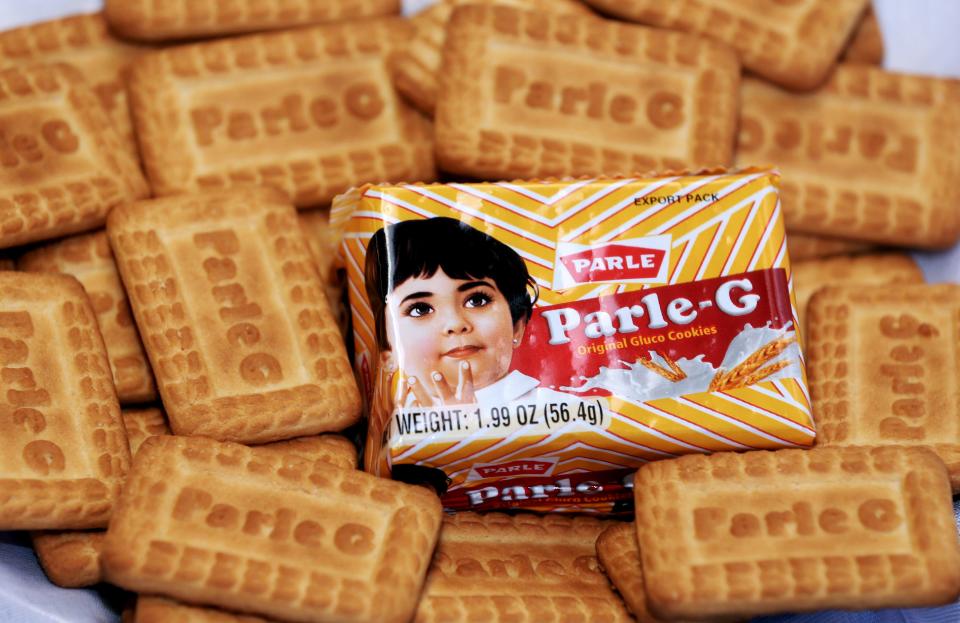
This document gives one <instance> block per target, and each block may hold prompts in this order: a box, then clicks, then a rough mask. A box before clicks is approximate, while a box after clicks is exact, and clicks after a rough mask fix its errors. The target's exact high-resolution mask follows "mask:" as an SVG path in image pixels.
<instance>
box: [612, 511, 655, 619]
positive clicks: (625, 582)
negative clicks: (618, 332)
mask: <svg viewBox="0 0 960 623" xmlns="http://www.w3.org/2000/svg"><path fill="white" fill-rule="evenodd" d="M597 558H598V559H599V560H600V565H601V567H602V568H603V571H604V572H605V573H606V574H607V577H609V578H610V581H611V582H613V586H614V588H616V589H617V592H618V593H620V596H621V597H623V601H624V602H625V603H626V604H627V608H628V609H629V610H630V613H631V614H632V615H633V617H634V618H635V619H636V620H637V622H638V623H659V622H660V619H658V618H656V617H655V616H653V615H652V614H650V610H649V609H648V608H647V595H646V590H645V589H644V588H643V567H641V565H640V547H639V546H638V545H637V528H636V526H635V525H634V524H633V522H630V523H625V522H617V523H615V524H613V525H611V526H610V527H609V528H607V529H606V530H604V531H603V532H601V533H600V536H599V537H598V538H597Z"/></svg>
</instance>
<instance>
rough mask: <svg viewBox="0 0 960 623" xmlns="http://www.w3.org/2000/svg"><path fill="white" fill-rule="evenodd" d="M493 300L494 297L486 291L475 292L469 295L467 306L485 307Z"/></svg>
mask: <svg viewBox="0 0 960 623" xmlns="http://www.w3.org/2000/svg"><path fill="white" fill-rule="evenodd" d="M491 302H493V299H492V298H491V297H490V295H489V294H487V293H486V292H474V293H473V294H471V295H470V296H468V297H467V300H466V302H465V305H466V306H467V307H484V306H485V305H489V304H490V303H491Z"/></svg>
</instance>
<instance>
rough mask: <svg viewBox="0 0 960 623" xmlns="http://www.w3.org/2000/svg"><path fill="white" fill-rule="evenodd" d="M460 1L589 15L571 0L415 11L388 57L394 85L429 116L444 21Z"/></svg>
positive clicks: (501, 0) (449, 4)
mask: <svg viewBox="0 0 960 623" xmlns="http://www.w3.org/2000/svg"><path fill="white" fill-rule="evenodd" d="M464 4H499V5H503V6H513V7H516V8H519V9H529V10H531V11H555V12H558V13H572V14H580V15H591V12H590V10H589V9H588V8H587V7H585V6H584V5H583V4H581V3H580V2H576V1H575V0H441V1H440V2H438V3H437V4H435V5H433V6H431V7H428V8H427V9H425V10H423V11H421V12H420V13H417V14H416V15H415V16H414V17H413V18H412V19H411V20H410V21H411V23H412V24H413V27H414V34H413V37H412V38H411V39H410V40H409V41H407V42H405V43H404V44H403V45H402V46H400V48H399V49H397V50H396V51H394V52H393V53H392V54H391V55H390V58H389V61H388V64H389V67H390V75H391V76H392V78H393V83H394V86H396V87H397V90H398V91H400V93H401V94H402V95H403V96H404V97H406V98H407V99H408V100H409V101H410V102H411V103H412V104H413V105H414V106H416V107H417V108H418V109H420V110H421V111H422V112H424V113H426V114H428V115H433V110H434V107H435V106H436V103H437V72H438V71H440V61H441V57H442V54H443V44H444V41H445V40H446V32H447V22H449V21H450V15H451V14H452V13H453V10H454V8H456V7H458V6H462V5H464Z"/></svg>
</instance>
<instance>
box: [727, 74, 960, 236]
mask: <svg viewBox="0 0 960 623" xmlns="http://www.w3.org/2000/svg"><path fill="white" fill-rule="evenodd" d="M741 98H742V100H743V103H742V108H741V115H740V132H739V140H738V145H737V157H736V159H737V162H738V163H740V164H747V163H753V162H776V163H777V167H778V168H779V169H780V171H781V172H782V173H783V182H782V184H781V187H780V190H781V200H782V201H783V218H784V222H785V224H786V226H787V229H788V230H789V231H791V232H804V233H808V234H819V235H823V236H839V237H843V238H849V239H855V240H861V241H864V242H873V243H879V244H888V245H895V246H909V247H923V248H941V247H948V246H951V245H953V244H954V243H955V242H956V241H957V240H960V212H958V211H957V209H956V205H957V204H958V202H960V144H958V143H957V141H955V140H953V139H954V137H955V136H957V135H958V134H960V80H956V79H947V78H933V77H927V76H912V75H906V74H898V73H893V72H888V71H884V70H882V69H877V68H875V67H870V66H867V65H841V66H839V67H838V68H837V69H836V71H834V72H833V74H832V76H831V78H830V80H829V81H828V82H827V83H826V84H825V85H824V86H823V87H822V88H821V89H819V90H817V91H816V92H814V93H808V94H803V95H797V94H795V93H790V92H787V91H784V90H782V89H779V88H777V87H774V86H772V85H769V84H766V83H764V82H762V81H760V80H756V79H751V78H745V79H744V81H743V87H742V89H741Z"/></svg>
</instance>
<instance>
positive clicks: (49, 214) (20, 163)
mask: <svg viewBox="0 0 960 623" xmlns="http://www.w3.org/2000/svg"><path fill="white" fill-rule="evenodd" d="M0 130H2V131H0V163H2V164H3V167H2V170H0V189H2V190H0V248H7V247H13V246H18V245H22V244H25V243H27V242H36V241H39V240H47V239H50V238H56V237H58V236H63V235H65V234H71V233H76V232H79V231H84V230H88V229H94V228H96V227H99V226H101V225H103V221H104V219H105V217H106V215H107V212H108V211H109V210H110V208H112V207H113V206H115V205H117V204H119V203H122V202H124V201H131V200H133V199H139V198H141V197H145V196H147V195H148V194H149V189H148V187H147V184H146V182H145V181H144V179H143V175H142V174H141V173H140V168H139V167H138V165H137V163H136V162H135V161H134V160H133V158H132V157H131V156H130V153H129V152H128V151H126V150H124V149H123V148H122V146H121V141H120V137H119V136H118V134H117V132H116V130H115V129H114V127H113V124H111V122H110V120H109V119H108V118H107V114H106V112H104V110H103V107H102V106H101V104H100V101H99V100H98V99H97V96H96V95H94V93H93V91H91V90H90V88H89V87H88V86H87V85H86V83H85V82H84V81H83V79H82V78H81V77H80V74H79V72H77V70H76V69H74V68H72V67H69V66H66V65H34V66H30V67H23V68H20V67H16V68H10V69H5V70H2V71H0Z"/></svg>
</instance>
